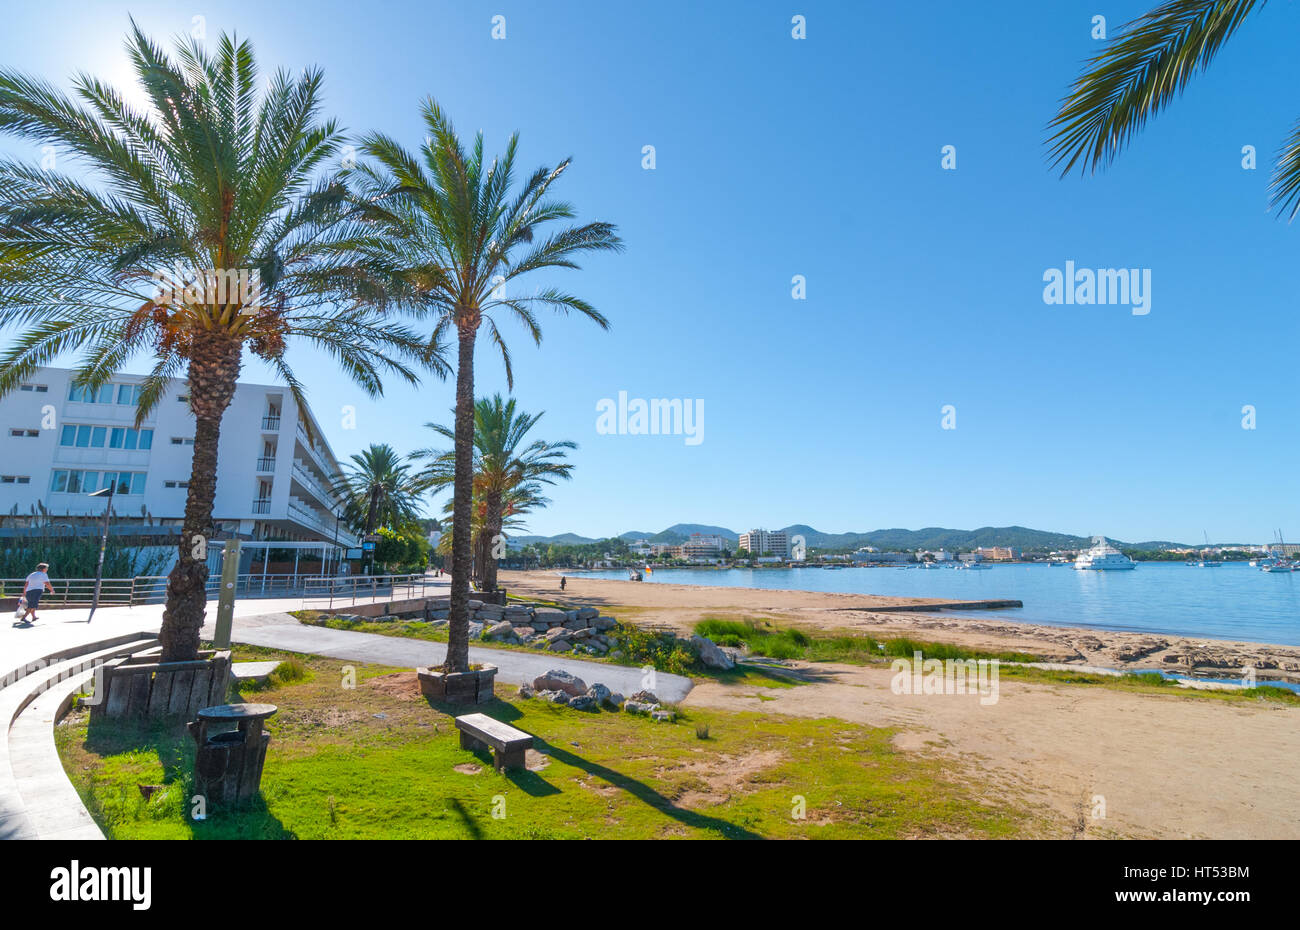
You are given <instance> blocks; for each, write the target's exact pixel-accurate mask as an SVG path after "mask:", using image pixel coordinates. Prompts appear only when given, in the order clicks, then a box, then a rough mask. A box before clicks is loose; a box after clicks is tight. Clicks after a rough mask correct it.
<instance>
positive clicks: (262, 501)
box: [253, 497, 271, 513]
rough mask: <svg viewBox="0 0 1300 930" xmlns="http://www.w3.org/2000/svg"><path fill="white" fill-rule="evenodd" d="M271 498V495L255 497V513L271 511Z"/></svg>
mask: <svg viewBox="0 0 1300 930" xmlns="http://www.w3.org/2000/svg"><path fill="white" fill-rule="evenodd" d="M270 512H271V499H270V498H269V497H255V498H253V513H270Z"/></svg>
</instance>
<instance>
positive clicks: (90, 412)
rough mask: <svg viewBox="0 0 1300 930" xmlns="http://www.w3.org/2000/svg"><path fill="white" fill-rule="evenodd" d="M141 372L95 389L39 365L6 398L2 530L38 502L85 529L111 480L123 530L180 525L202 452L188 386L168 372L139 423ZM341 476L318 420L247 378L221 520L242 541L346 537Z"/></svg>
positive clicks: (236, 404) (229, 441) (228, 439)
mask: <svg viewBox="0 0 1300 930" xmlns="http://www.w3.org/2000/svg"><path fill="white" fill-rule="evenodd" d="M143 380H144V379H143V378H142V377H140V376H137V375H119V376H116V377H114V378H113V379H112V382H111V383H110V384H106V385H104V386H103V387H102V388H100V389H99V390H98V391H96V392H93V396H90V395H88V394H87V392H86V391H84V390H83V389H81V388H78V387H75V386H74V385H73V384H72V372H71V371H69V370H67V369H62V368H41V369H39V370H38V371H37V372H36V373H34V374H33V375H32V376H31V377H30V378H29V379H28V380H27V381H26V382H24V383H23V384H22V385H21V386H20V387H19V388H16V389H15V390H14V391H12V392H11V393H9V394H8V395H6V396H4V397H3V398H0V430H3V432H0V516H3V518H4V520H3V525H4V526H7V527H14V526H17V527H21V526H23V525H24V523H25V522H26V521H24V519H23V518H24V517H30V515H31V512H32V508H33V507H35V506H36V504H37V502H40V503H41V504H42V505H43V506H44V507H45V509H46V510H47V511H48V514H49V516H48V519H49V522H51V523H54V524H59V523H61V522H62V523H66V524H68V525H70V526H72V527H76V526H78V525H85V524H87V523H89V522H92V521H94V520H96V519H98V518H100V517H102V515H103V513H104V500H103V498H92V497H89V496H87V495H88V494H89V493H90V492H91V491H95V490H98V489H100V488H104V487H107V486H108V484H109V482H115V485H116V490H115V492H114V497H113V514H114V516H113V526H114V529H115V530H117V531H119V532H121V531H125V532H137V533H141V534H151V533H159V532H162V533H166V532H173V533H175V532H179V527H180V526H181V523H182V518H183V516H184V513H185V498H186V489H187V488H188V486H189V477H190V466H191V457H192V454H193V451H194V416H193V414H192V413H191V412H190V408H189V403H188V400H189V397H188V395H187V394H186V382H185V381H183V380H181V379H172V385H171V387H170V388H169V389H168V391H167V393H166V394H165V395H164V396H163V398H162V399H161V400H159V402H158V404H157V405H156V406H155V407H154V409H153V411H152V412H151V413H150V414H149V416H148V417H147V418H146V419H145V420H144V421H143V422H142V423H141V425H140V428H139V429H136V428H135V413H136V407H135V400H136V397H137V396H138V394H139V390H140V388H139V384H140V382H142V381H143ZM308 427H309V428H308ZM338 472H339V464H338V461H337V460H336V459H335V457H334V453H333V452H332V451H331V450H330V447H329V445H328V444H327V443H326V442H325V441H324V438H323V436H322V433H321V430H320V428H319V426H318V425H317V423H316V419H315V417H313V416H312V413H311V411H310V410H309V409H307V408H306V407H299V406H298V405H297V404H296V403H295V402H294V399H293V395H292V394H290V393H289V391H288V390H287V389H286V388H282V387H273V386H268V385H263V384H244V383H240V384H239V385H238V386H237V388H236V389H235V395H234V398H233V400H232V401H231V404H230V407H229V408H227V410H226V414H225V417H224V418H223V420H222V423H221V442H220V445H219V447H218V451H217V490H216V499H215V501H214V505H213V523H214V524H216V529H217V531H218V533H221V534H238V535H240V536H242V537H244V538H246V539H269V540H286V541H300V542H310V541H325V540H329V541H331V542H332V541H333V540H334V539H335V538H336V535H335V534H336V532H337V533H338V534H339V536H338V538H340V539H343V540H344V544H345V545H346V544H347V542H348V541H349V540H350V539H351V534H350V533H348V531H347V530H346V528H340V529H337V530H336V525H337V524H336V521H335V514H336V513H337V511H338V508H337V507H335V506H334V504H333V503H332V501H331V498H330V496H329V487H330V485H331V484H332V482H333V480H334V476H335V475H337V474H338ZM146 514H147V515H148V516H147V517H146ZM149 526H152V527H160V528H170V529H161V530H160V529H152V530H151V529H149V528H148V527H149Z"/></svg>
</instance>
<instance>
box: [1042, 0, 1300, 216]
mask: <svg viewBox="0 0 1300 930" xmlns="http://www.w3.org/2000/svg"><path fill="white" fill-rule="evenodd" d="M1264 3H1265V0H1165V2H1164V3H1161V4H1160V5H1159V6H1157V7H1155V8H1154V9H1153V10H1151V11H1150V12H1148V13H1146V14H1145V15H1143V16H1141V17H1139V18H1138V19H1136V20H1134V21H1133V22H1131V23H1128V24H1126V25H1125V26H1124V27H1123V29H1122V30H1121V33H1120V36H1119V38H1118V39H1117V40H1116V41H1114V42H1112V43H1110V44H1109V45H1107V46H1106V47H1105V48H1104V49H1102V51H1100V52H1099V53H1098V54H1096V55H1094V56H1093V57H1092V58H1090V59H1089V60H1088V62H1087V63H1086V67H1085V71H1084V73H1083V74H1082V75H1081V76H1080V77H1079V78H1077V79H1076V80H1075V82H1074V84H1073V85H1071V87H1070V92H1069V94H1068V95H1067V96H1066V97H1065V99H1064V100H1062V102H1061V109H1060V111H1059V112H1058V113H1057V115H1056V117H1055V118H1054V119H1053V120H1052V122H1051V123H1050V124H1049V127H1048V128H1049V129H1050V130H1054V134H1053V135H1052V136H1051V138H1050V139H1049V140H1048V145H1049V146H1050V155H1051V158H1052V161H1053V164H1054V165H1056V166H1059V167H1061V169H1062V170H1061V174H1062V175H1065V174H1068V173H1069V172H1070V171H1072V170H1073V169H1074V168H1075V167H1076V166H1077V167H1079V169H1080V170H1081V171H1094V172H1095V171H1096V170H1097V169H1098V168H1100V167H1103V166H1104V165H1107V164H1109V163H1110V162H1112V161H1113V160H1114V159H1115V157H1116V156H1117V155H1118V154H1119V152H1120V150H1121V149H1122V148H1123V147H1124V146H1125V145H1126V144H1128V142H1130V141H1131V140H1132V138H1133V136H1135V135H1136V134H1137V132H1138V131H1139V130H1140V129H1141V128H1142V127H1143V126H1145V125H1146V122H1147V120H1148V119H1150V118H1151V117H1152V116H1154V115H1155V114H1156V113H1158V112H1160V111H1161V110H1162V109H1164V108H1165V107H1166V106H1167V105H1168V104H1169V103H1170V102H1171V101H1172V100H1173V99H1174V97H1175V96H1177V95H1179V94H1180V93H1182V91H1183V90H1184V89H1185V88H1186V86H1187V84H1188V82H1189V81H1190V80H1191V79H1192V76H1193V75H1195V74H1197V73H1199V72H1201V71H1204V70H1205V69H1206V68H1207V67H1209V65H1210V62H1211V61H1213V60H1214V56H1215V55H1216V54H1217V53H1218V51H1219V49H1220V48H1221V47H1222V46H1223V44H1224V43H1225V42H1226V41H1227V40H1228V39H1229V38H1230V37H1231V36H1232V35H1233V34H1234V33H1235V32H1236V31H1237V30H1238V29H1239V28H1241V26H1242V24H1243V23H1244V22H1245V21H1246V19H1247V17H1248V16H1249V15H1250V14H1251V13H1252V12H1254V11H1255V10H1257V9H1262V8H1263V6H1264ZM1270 190H1271V201H1270V204H1269V206H1270V208H1271V209H1275V210H1278V211H1279V212H1281V213H1285V214H1287V216H1288V219H1294V218H1295V216H1296V214H1297V212H1300V122H1297V123H1296V125H1295V126H1294V127H1292V129H1291V133H1290V135H1289V136H1288V138H1287V141H1286V143H1285V145H1284V146H1283V148H1282V150H1281V151H1280V152H1279V154H1278V160H1277V165H1276V167H1275V168H1274V171H1273V178H1272V184H1271V188H1270Z"/></svg>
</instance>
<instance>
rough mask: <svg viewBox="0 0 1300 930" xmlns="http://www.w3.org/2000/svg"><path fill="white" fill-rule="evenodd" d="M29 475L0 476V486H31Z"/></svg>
mask: <svg viewBox="0 0 1300 930" xmlns="http://www.w3.org/2000/svg"><path fill="white" fill-rule="evenodd" d="M31 482H32V476H31V475H0V484H31Z"/></svg>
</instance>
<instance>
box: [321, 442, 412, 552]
mask: <svg viewBox="0 0 1300 930" xmlns="http://www.w3.org/2000/svg"><path fill="white" fill-rule="evenodd" d="M351 461H352V464H351V465H349V466H345V467H344V471H343V473H342V474H341V475H339V477H338V479H337V480H336V481H335V483H334V486H333V487H332V488H331V489H330V490H331V493H332V495H333V497H334V499H335V500H336V501H337V502H338V503H339V505H340V506H341V507H342V508H343V519H344V521H345V522H346V523H347V525H348V526H350V527H351V528H352V529H353V530H355V531H356V532H358V533H361V534H363V535H364V534H369V533H373V532H375V528H376V527H379V526H389V527H405V526H407V525H409V524H415V523H416V522H417V521H418V520H419V518H420V493H421V484H420V483H419V482H418V481H417V480H416V477H415V475H414V474H413V473H412V471H411V466H410V464H409V463H407V462H403V461H402V458H401V456H399V455H398V454H397V453H396V452H394V451H393V448H392V446H390V445H388V444H387V443H379V444H371V446H370V448H368V449H366V450H365V451H364V452H360V453H357V454H356V455H353V456H352V457H351ZM380 561H382V560H380Z"/></svg>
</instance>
